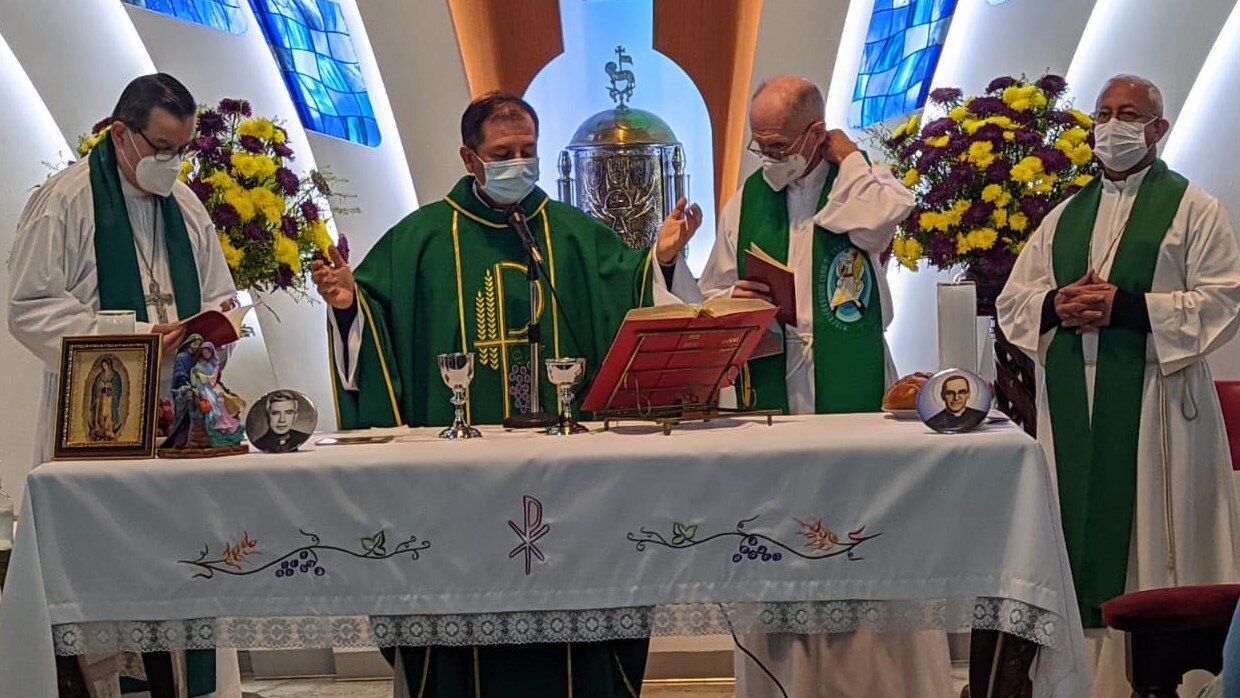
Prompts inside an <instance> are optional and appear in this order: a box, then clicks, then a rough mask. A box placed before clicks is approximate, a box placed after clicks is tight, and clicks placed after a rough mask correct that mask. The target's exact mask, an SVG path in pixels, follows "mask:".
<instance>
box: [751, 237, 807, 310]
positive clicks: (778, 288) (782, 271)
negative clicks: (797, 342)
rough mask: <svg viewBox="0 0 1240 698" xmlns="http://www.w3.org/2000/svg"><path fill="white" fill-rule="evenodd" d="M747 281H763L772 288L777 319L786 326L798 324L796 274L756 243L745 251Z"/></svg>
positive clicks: (772, 298)
mask: <svg viewBox="0 0 1240 698" xmlns="http://www.w3.org/2000/svg"><path fill="white" fill-rule="evenodd" d="M745 279H746V280H747V281H761V282H762V283H764V284H766V285H767V286H770V287H771V300H773V301H775V305H776V306H778V307H779V312H778V313H777V314H776V315H775V319H776V320H779V321H780V322H782V323H784V324H785V325H795V324H797V287H796V274H795V273H794V272H793V271H792V270H791V269H789V268H788V265H786V264H783V263H782V262H779V261H777V260H776V259H775V258H774V257H772V256H770V255H769V254H767V253H766V252H764V251H763V250H762V248H761V247H758V246H757V245H756V244H754V243H750V244H749V249H747V250H745Z"/></svg>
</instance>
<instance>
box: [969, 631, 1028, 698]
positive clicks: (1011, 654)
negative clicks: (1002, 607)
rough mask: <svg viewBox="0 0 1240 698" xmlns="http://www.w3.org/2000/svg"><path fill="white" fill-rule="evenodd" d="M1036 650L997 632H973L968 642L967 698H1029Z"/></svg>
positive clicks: (1026, 641)
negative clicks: (1030, 671)
mask: <svg viewBox="0 0 1240 698" xmlns="http://www.w3.org/2000/svg"><path fill="white" fill-rule="evenodd" d="M1037 654H1038V646H1037V645H1036V644H1034V643H1032V642H1030V641H1028V640H1025V639H1023V638H1019V637H1016V636H1015V635H1008V634H1007V633H1001V632H999V631H997V630H974V631H973V633H972V638H971V640H970V642H969V696H970V698H1031V696H1033V681H1032V680H1031V679H1030V678H1029V668H1030V667H1031V666H1033V660H1034V658H1035V657H1037Z"/></svg>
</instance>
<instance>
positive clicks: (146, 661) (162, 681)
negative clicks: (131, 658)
mask: <svg viewBox="0 0 1240 698" xmlns="http://www.w3.org/2000/svg"><path fill="white" fill-rule="evenodd" d="M142 667H143V668H144V669H146V684H147V686H148V687H149V688H148V690H149V691H150V692H151V698H177V682H176V679H175V678H174V676H173V673H172V653H171V652H143V653H142Z"/></svg>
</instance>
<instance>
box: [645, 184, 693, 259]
mask: <svg viewBox="0 0 1240 698" xmlns="http://www.w3.org/2000/svg"><path fill="white" fill-rule="evenodd" d="M701 225H702V207H701V206H698V205H697V204H693V205H692V206H690V205H688V202H687V201H686V200H685V197H683V196H682V197H680V200H679V201H677V202H676V208H674V209H672V213H671V214H670V215H669V216H668V217H667V219H666V220H664V221H663V225H662V227H660V228H659V238H658V240H656V241H655V248H654V254H655V257H656V258H657V259H658V260H659V264H663V265H667V264H671V263H672V262H675V261H676V255H678V254H680V251H681V250H683V249H684V248H685V244H687V243H688V242H689V238H691V237H693V234H694V233H696V232H697V229H698V227H700V226H701Z"/></svg>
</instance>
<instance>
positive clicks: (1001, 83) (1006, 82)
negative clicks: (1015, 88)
mask: <svg viewBox="0 0 1240 698" xmlns="http://www.w3.org/2000/svg"><path fill="white" fill-rule="evenodd" d="M1015 84H1016V78H1014V77H1012V76H1010V75H1004V76H1003V77H999V78H995V79H994V80H991V81H990V84H989V85H987V86H986V91H987V92H998V91H1000V90H1005V89H1007V88H1009V87H1011V86H1012V85H1015ZM975 101H976V100H975Z"/></svg>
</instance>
